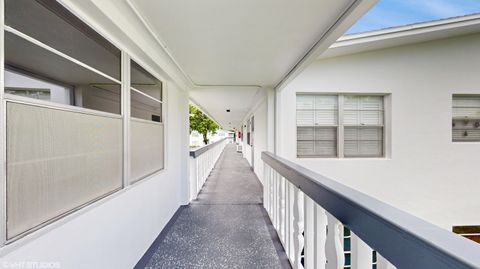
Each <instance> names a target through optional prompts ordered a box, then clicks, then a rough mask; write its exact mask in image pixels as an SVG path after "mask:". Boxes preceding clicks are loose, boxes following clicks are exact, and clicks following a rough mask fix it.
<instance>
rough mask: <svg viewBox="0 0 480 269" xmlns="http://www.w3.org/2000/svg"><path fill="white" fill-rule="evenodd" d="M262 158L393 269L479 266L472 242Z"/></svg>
mask: <svg viewBox="0 0 480 269" xmlns="http://www.w3.org/2000/svg"><path fill="white" fill-rule="evenodd" d="M262 160H263V161H264V162H265V163H266V164H268V165H269V166H270V167H272V168H273V169H274V170H276V171H277V172H278V173H279V174H280V175H282V176H283V177H285V178H286V179H287V180H288V181H290V182H291V183H292V184H293V185H295V186H296V187H298V188H299V189H300V190H301V191H302V192H303V193H305V194H306V195H308V196H309V197H310V198H311V199H312V200H313V201H315V202H316V203H317V204H319V205H320V206H321V207H323V208H324V209H325V210H326V211H328V212H329V213H330V214H332V215H333V216H334V217H335V218H337V219H338V220H339V221H340V222H342V223H343V224H344V225H345V226H346V227H348V228H349V229H350V230H351V231H352V232H353V233H355V234H356V235H358V236H359V237H360V238H361V239H362V240H363V241H364V242H365V243H367V244H368V245H369V246H370V247H371V248H373V249H375V250H377V251H378V252H379V253H380V254H381V255H382V256H383V257H385V258H386V259H387V260H388V261H389V262H390V263H392V264H393V265H395V266H396V267H397V268H400V269H403V268H405V269H443V268H455V269H459V268H477V269H478V268H480V245H479V244H476V243H474V242H473V241H470V240H468V239H465V238H462V237H461V236H459V235H456V234H454V233H451V232H448V231H446V230H444V229H441V228H440V227H437V226H435V225H433V224H431V223H428V222H426V221H424V220H422V219H420V218H417V217H415V216H413V215H411V214H408V213H406V212H404V211H401V210H399V209H397V208H395V207H393V206H390V205H388V204H386V203H384V202H381V201H379V200H377V199H375V198H373V197H370V196H368V195H366V194H363V193H361V192H359V191H356V190H354V189H352V188H350V187H347V186H345V185H343V184H340V183H338V182H336V181H334V180H331V179H329V178H326V177H324V176H322V175H320V174H317V173H315V172H313V171H311V170H308V169H306V168H305V167H302V166H300V165H298V164H295V163H293V162H290V161H288V160H286V159H283V158H281V157H278V156H276V155H274V154H273V153H270V152H263V153H262ZM405 199H408V197H405Z"/></svg>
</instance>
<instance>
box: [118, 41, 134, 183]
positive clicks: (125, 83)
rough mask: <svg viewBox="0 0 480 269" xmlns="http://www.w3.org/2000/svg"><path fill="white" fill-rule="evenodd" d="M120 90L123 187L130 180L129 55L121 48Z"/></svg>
mask: <svg viewBox="0 0 480 269" xmlns="http://www.w3.org/2000/svg"><path fill="white" fill-rule="evenodd" d="M121 66H122V69H121V73H122V91H121V98H120V101H121V104H122V105H121V110H122V111H121V113H122V123H123V124H122V127H123V128H122V138H123V141H122V143H123V152H122V155H123V158H122V161H123V165H122V168H123V173H122V174H123V175H122V176H123V181H122V182H123V188H125V186H128V185H129V181H130V121H129V119H130V101H131V100H130V56H129V55H128V54H127V53H126V52H125V51H123V50H122V56H121Z"/></svg>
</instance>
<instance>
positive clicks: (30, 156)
mask: <svg viewBox="0 0 480 269" xmlns="http://www.w3.org/2000/svg"><path fill="white" fill-rule="evenodd" d="M122 145H123V143H122V119H121V118H119V117H117V118H110V117H102V116H95V115H89V114H85V113H78V112H70V111H63V110H57V109H51V108H44V107H38V106H33V105H25V104H17V103H11V102H7V198H6V202H7V218H8V222H7V237H8V239H11V238H13V237H15V236H17V235H20V234H22V233H24V232H26V231H28V230H30V229H32V228H35V227H37V226H39V225H42V224H43V223H44V222H47V221H49V220H51V219H54V218H56V217H59V216H61V215H62V214H65V213H68V212H69V211H71V210H73V209H75V208H78V207H79V206H82V205H83V204H86V203H88V202H91V201H94V200H96V199H98V198H100V197H102V196H104V195H106V194H108V193H110V192H112V191H114V190H116V189H119V188H121V186H122Z"/></svg>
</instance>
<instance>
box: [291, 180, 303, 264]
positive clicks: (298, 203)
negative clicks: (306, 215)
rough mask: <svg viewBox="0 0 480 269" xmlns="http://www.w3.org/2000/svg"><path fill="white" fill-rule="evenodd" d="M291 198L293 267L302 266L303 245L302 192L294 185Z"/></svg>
mask: <svg viewBox="0 0 480 269" xmlns="http://www.w3.org/2000/svg"><path fill="white" fill-rule="evenodd" d="M293 193H294V198H293V268H294V269H299V268H303V266H302V264H301V255H302V249H303V246H304V238H303V235H302V232H303V192H302V191H300V190H299V189H298V188H296V187H294V191H293Z"/></svg>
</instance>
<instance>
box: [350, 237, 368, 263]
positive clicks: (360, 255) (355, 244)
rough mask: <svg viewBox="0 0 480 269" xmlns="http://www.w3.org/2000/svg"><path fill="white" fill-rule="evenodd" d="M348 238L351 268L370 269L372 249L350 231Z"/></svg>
mask: <svg viewBox="0 0 480 269" xmlns="http://www.w3.org/2000/svg"><path fill="white" fill-rule="evenodd" d="M350 240H351V241H350V242H351V248H352V249H351V251H352V269H371V268H372V249H371V248H370V247H369V246H368V245H367V244H366V243H365V242H363V241H362V239H360V237H358V236H357V235H355V234H354V233H352V236H351V239H350Z"/></svg>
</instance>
